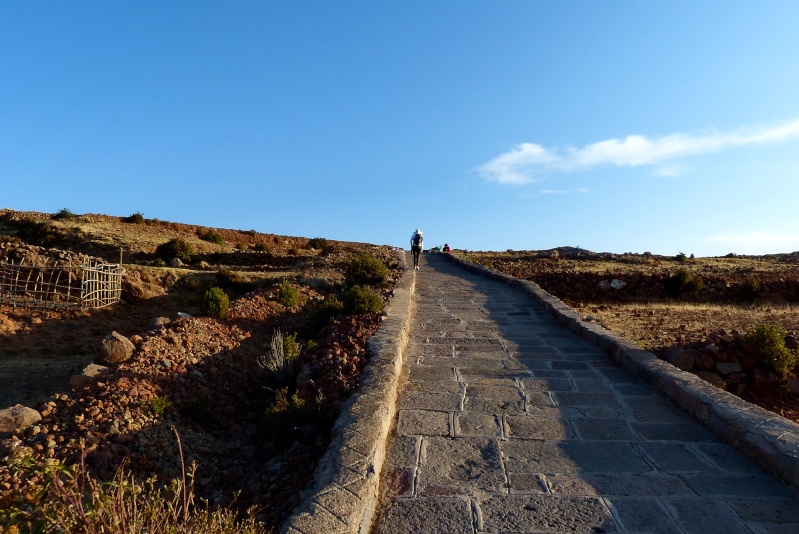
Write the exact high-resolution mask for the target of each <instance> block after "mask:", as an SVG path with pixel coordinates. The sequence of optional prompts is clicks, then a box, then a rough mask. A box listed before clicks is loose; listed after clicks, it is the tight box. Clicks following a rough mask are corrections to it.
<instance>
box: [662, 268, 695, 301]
mask: <svg viewBox="0 0 799 534" xmlns="http://www.w3.org/2000/svg"><path fill="white" fill-rule="evenodd" d="M704 287H705V282H704V281H703V280H702V279H701V278H699V277H698V276H696V275H695V274H694V273H692V272H691V271H689V270H688V269H680V270H678V271H677V272H676V273H674V274H673V275H672V276H671V277H669V278H667V279H666V280H664V282H663V288H664V289H665V290H666V293H667V294H668V295H669V296H670V297H672V298H680V297H684V296H687V295H693V294H696V293H698V292H699V291H701V290H702V289H703V288H704Z"/></svg>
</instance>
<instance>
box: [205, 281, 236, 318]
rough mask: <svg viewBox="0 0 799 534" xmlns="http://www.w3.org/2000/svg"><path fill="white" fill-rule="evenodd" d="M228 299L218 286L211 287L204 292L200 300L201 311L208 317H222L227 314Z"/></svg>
mask: <svg viewBox="0 0 799 534" xmlns="http://www.w3.org/2000/svg"><path fill="white" fill-rule="evenodd" d="M229 306H230V299H229V298H228V296H227V294H226V293H225V291H224V290H223V289H222V288H220V287H212V288H211V289H209V290H208V291H206V292H205V295H204V296H203V302H202V306H201V308H202V311H203V313H204V314H205V315H208V316H209V317H219V318H221V317H224V316H226V315H227V310H228V307H229Z"/></svg>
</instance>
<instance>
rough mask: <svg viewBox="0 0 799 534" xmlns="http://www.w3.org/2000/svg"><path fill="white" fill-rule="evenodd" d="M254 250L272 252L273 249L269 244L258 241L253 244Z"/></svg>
mask: <svg viewBox="0 0 799 534" xmlns="http://www.w3.org/2000/svg"><path fill="white" fill-rule="evenodd" d="M252 250H254V251H255V252H271V251H272V249H270V248H269V245H267V244H266V243H256V244H254V245H253V246H252Z"/></svg>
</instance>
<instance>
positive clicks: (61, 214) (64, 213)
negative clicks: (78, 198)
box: [53, 208, 77, 220]
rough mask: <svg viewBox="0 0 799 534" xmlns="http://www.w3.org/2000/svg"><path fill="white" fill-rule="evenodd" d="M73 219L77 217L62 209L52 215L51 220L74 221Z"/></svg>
mask: <svg viewBox="0 0 799 534" xmlns="http://www.w3.org/2000/svg"><path fill="white" fill-rule="evenodd" d="M75 217H77V215H75V214H74V213H72V212H71V211H69V210H68V209H67V208H62V209H60V210H58V211H57V212H56V213H55V214H54V215H53V219H55V220H61V219H74V218H75Z"/></svg>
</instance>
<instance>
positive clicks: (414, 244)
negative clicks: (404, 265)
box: [411, 228, 424, 271]
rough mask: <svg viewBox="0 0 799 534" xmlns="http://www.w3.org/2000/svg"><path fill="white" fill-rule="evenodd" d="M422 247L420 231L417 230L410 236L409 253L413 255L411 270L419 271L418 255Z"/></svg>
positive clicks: (422, 241) (422, 239) (422, 238)
mask: <svg viewBox="0 0 799 534" xmlns="http://www.w3.org/2000/svg"><path fill="white" fill-rule="evenodd" d="M423 246H424V237H423V236H422V231H421V230H419V229H418V228H417V229H416V231H415V232H414V233H413V235H411V253H413V268H414V269H415V270H417V271H418V270H419V255H420V254H421V253H422V247H423Z"/></svg>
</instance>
